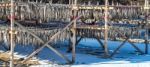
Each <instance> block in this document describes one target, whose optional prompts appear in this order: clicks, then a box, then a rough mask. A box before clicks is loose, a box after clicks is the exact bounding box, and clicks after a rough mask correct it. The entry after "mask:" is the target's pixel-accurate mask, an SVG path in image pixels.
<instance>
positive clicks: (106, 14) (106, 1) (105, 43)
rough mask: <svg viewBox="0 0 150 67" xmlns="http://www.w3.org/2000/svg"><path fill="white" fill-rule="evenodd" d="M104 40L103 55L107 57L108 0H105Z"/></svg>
mask: <svg viewBox="0 0 150 67" xmlns="http://www.w3.org/2000/svg"><path fill="white" fill-rule="evenodd" d="M104 19H105V33H104V34H105V35H104V36H105V40H104V51H105V57H108V47H107V45H108V43H107V42H108V41H107V39H108V26H107V23H108V0H105V18H104Z"/></svg>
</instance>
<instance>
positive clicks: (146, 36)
mask: <svg viewBox="0 0 150 67" xmlns="http://www.w3.org/2000/svg"><path fill="white" fill-rule="evenodd" d="M148 6H149V2H148V0H145V10H146V17H145V19H146V20H145V22H146V24H147V23H148V13H149V9H148V8H147V7H148ZM145 30H146V32H145V54H148V28H147V26H146V28H145Z"/></svg>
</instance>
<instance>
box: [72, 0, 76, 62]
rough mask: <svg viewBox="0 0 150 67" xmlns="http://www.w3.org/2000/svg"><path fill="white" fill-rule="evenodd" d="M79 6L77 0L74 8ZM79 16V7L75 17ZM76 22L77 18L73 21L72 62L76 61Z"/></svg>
mask: <svg viewBox="0 0 150 67" xmlns="http://www.w3.org/2000/svg"><path fill="white" fill-rule="evenodd" d="M74 7H77V0H75V1H74V5H73V8H74ZM76 16H77V9H74V18H76ZM76 22H77V20H76V19H75V20H74V23H73V29H74V30H73V43H72V63H74V62H75V45H76Z"/></svg>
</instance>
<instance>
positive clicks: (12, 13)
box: [10, 0, 15, 67]
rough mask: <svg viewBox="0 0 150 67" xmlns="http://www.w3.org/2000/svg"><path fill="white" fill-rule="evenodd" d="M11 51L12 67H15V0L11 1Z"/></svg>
mask: <svg viewBox="0 0 150 67" xmlns="http://www.w3.org/2000/svg"><path fill="white" fill-rule="evenodd" d="M10 19H11V31H10V33H11V35H10V36H11V40H10V41H11V42H10V44H11V50H10V54H11V56H10V67H14V45H15V44H14V0H11V18H10Z"/></svg>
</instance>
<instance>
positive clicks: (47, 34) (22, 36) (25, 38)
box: [0, 28, 70, 45]
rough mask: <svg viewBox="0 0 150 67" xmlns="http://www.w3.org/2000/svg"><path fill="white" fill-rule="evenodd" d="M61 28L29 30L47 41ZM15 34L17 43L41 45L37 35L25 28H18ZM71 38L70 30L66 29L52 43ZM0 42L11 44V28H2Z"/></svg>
mask: <svg viewBox="0 0 150 67" xmlns="http://www.w3.org/2000/svg"><path fill="white" fill-rule="evenodd" d="M60 30H61V29H52V30H41V29H29V31H31V32H33V33H34V34H35V35H37V36H38V37H39V38H41V39H42V40H43V41H45V42H47V41H49V40H50V39H51V37H52V36H53V35H54V34H55V33H57V32H58V31H60ZM16 32H17V33H16V34H15V44H20V45H41V42H40V41H38V40H37V39H36V38H35V37H33V36H32V35H30V34H29V33H27V32H26V31H24V30H21V29H20V28H17V29H16ZM69 38H70V34H69V31H68V30H65V31H64V32H63V33H61V34H60V35H58V36H57V37H56V38H54V39H53V41H52V43H54V44H55V43H57V42H58V41H62V42H64V41H65V40H66V39H69ZM0 42H3V43H4V44H5V45H10V33H9V30H8V29H7V30H6V29H3V30H0Z"/></svg>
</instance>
